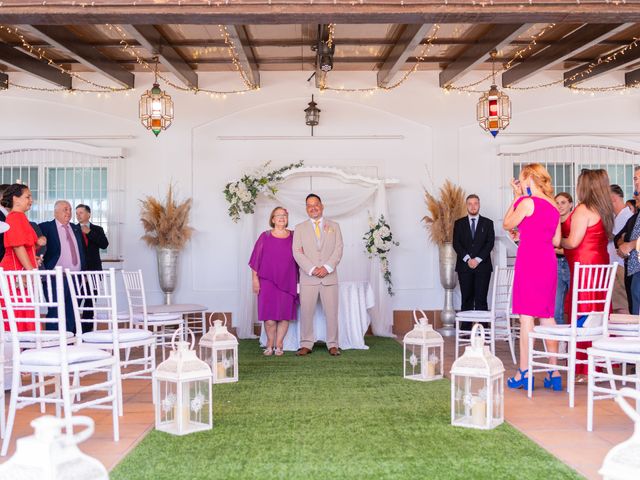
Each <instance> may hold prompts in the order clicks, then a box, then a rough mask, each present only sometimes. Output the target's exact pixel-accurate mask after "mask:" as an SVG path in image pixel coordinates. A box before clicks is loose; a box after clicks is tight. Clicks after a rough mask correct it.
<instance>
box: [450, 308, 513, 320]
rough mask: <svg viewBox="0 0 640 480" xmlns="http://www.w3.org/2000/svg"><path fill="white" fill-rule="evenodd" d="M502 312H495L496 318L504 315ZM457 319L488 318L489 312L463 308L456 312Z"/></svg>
mask: <svg viewBox="0 0 640 480" xmlns="http://www.w3.org/2000/svg"><path fill="white" fill-rule="evenodd" d="M504 316H505V315H504V312H503V311H500V312H496V318H499V317H504ZM456 318H457V319H463V318H464V319H469V321H473V320H488V319H490V318H491V312H488V311H486V310H465V311H463V312H458V313H456Z"/></svg>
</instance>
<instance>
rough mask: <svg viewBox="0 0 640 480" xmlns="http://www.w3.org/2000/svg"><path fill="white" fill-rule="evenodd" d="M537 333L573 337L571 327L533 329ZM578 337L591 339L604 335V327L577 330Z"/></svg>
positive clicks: (539, 327) (542, 326) (540, 326)
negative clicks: (594, 336)
mask: <svg viewBox="0 0 640 480" xmlns="http://www.w3.org/2000/svg"><path fill="white" fill-rule="evenodd" d="M533 331H534V332H535V333H544V334H546V335H562V336H566V337H570V336H571V325H556V326H544V325H539V326H537V327H534V328H533ZM576 335H577V336H578V337H583V336H584V337H590V336H593V335H602V327H584V328H576Z"/></svg>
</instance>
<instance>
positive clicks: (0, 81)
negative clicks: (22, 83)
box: [0, 73, 9, 90]
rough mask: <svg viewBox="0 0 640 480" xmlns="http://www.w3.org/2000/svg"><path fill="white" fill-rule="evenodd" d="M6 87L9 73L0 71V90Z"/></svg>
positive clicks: (7, 86)
mask: <svg viewBox="0 0 640 480" xmlns="http://www.w3.org/2000/svg"><path fill="white" fill-rule="evenodd" d="M7 88H9V75H7V74H6V73H0V90H6V89H7Z"/></svg>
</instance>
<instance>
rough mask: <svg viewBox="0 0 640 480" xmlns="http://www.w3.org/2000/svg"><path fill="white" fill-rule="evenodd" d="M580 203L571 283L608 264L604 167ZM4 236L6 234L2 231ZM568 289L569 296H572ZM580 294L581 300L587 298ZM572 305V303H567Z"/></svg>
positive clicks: (570, 249) (583, 183) (571, 228)
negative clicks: (580, 269) (582, 269)
mask: <svg viewBox="0 0 640 480" xmlns="http://www.w3.org/2000/svg"><path fill="white" fill-rule="evenodd" d="M576 193H577V194H578V198H579V200H580V205H578V206H577V207H576V209H575V210H574V211H573V213H572V214H571V215H570V216H569V217H568V218H567V219H566V220H565V221H564V222H563V223H562V224H561V229H562V236H563V237H564V238H563V239H562V247H563V248H564V254H565V256H566V258H567V263H568V264H569V271H570V273H571V285H573V272H574V268H575V264H576V262H580V265H606V264H608V263H609V252H608V251H607V245H608V243H609V239H610V238H611V231H612V230H613V219H614V217H615V215H614V212H613V204H612V203H611V196H610V193H609V175H607V172H606V170H603V169H598V170H586V169H585V170H583V171H582V173H581V174H580V176H579V177H578V185H577V189H576ZM5 235H6V234H5ZM572 293H573V292H572V291H571V289H569V294H568V296H569V297H571V295H572ZM590 295H591V298H593V299H594V300H602V299H604V297H605V295H604V294H602V295H601V294H600V293H599V292H598V293H592V294H590ZM591 298H589V297H586V296H585V297H583V296H582V294H581V295H580V300H590V299H591ZM569 304H570V305H571V303H569ZM594 306H595V305H589V304H588V303H587V304H581V305H579V307H578V313H588V312H589V311H591V310H593V308H594ZM590 346H591V344H590V343H589V342H579V343H578V348H581V349H582V348H588V347H590ZM576 358H577V359H579V360H586V358H587V355H586V354H584V353H582V352H577V354H576ZM587 370H588V367H587V365H586V364H580V365H576V374H578V375H577V377H576V382H578V383H582V382H585V381H586V374H587Z"/></svg>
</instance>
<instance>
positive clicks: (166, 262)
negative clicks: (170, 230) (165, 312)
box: [156, 248, 180, 305]
mask: <svg viewBox="0 0 640 480" xmlns="http://www.w3.org/2000/svg"><path fill="white" fill-rule="evenodd" d="M179 253H180V250H176V249H175V248H158V249H157V250H156V254H157V257H158V281H159V282H160V288H161V289H162V291H163V292H164V303H165V305H171V295H172V294H173V291H174V290H175V289H176V285H177V283H178V254H179Z"/></svg>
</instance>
